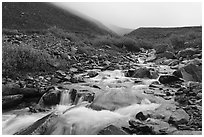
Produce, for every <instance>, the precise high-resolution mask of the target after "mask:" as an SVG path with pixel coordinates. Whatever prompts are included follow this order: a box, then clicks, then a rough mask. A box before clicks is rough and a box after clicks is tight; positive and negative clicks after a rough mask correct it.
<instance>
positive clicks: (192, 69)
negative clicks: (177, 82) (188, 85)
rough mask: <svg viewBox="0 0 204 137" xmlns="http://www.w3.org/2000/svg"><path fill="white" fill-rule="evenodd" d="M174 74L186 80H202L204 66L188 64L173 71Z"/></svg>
mask: <svg viewBox="0 0 204 137" xmlns="http://www.w3.org/2000/svg"><path fill="white" fill-rule="evenodd" d="M173 75H175V76H177V77H180V78H183V79H184V80H186V81H196V82H201V81H202V66H198V65H194V64H191V63H190V64H187V65H186V66H184V67H182V68H180V69H178V70H176V71H175V72H173Z"/></svg>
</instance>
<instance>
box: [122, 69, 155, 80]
mask: <svg viewBox="0 0 204 137" xmlns="http://www.w3.org/2000/svg"><path fill="white" fill-rule="evenodd" d="M125 76H126V77H134V78H150V79H154V78H157V77H158V73H157V72H156V71H154V70H151V69H148V68H146V67H142V68H139V69H136V70H133V69H129V70H128V71H127V72H126V74H125Z"/></svg>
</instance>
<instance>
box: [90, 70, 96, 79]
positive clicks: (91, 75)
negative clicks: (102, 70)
mask: <svg viewBox="0 0 204 137" xmlns="http://www.w3.org/2000/svg"><path fill="white" fill-rule="evenodd" d="M97 75H98V72H96V71H89V72H88V76H89V77H90V78H92V77H95V76H97Z"/></svg>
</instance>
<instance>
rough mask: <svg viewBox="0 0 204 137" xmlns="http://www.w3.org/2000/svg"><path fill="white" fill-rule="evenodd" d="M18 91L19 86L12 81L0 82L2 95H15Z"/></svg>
mask: <svg viewBox="0 0 204 137" xmlns="http://www.w3.org/2000/svg"><path fill="white" fill-rule="evenodd" d="M19 92H20V86H19V85H17V84H14V83H10V84H6V85H4V84H2V96H7V95H16V94H19Z"/></svg>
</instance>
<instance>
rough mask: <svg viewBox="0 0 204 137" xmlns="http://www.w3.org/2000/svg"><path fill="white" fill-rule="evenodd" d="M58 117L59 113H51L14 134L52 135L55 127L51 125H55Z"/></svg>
mask: <svg viewBox="0 0 204 137" xmlns="http://www.w3.org/2000/svg"><path fill="white" fill-rule="evenodd" d="M57 118H58V115H56V114H54V113H50V114H48V115H46V116H44V117H43V118H41V119H39V120H37V121H36V122H34V123H33V124H32V125H30V126H28V127H27V128H24V129H21V130H20V131H18V132H16V133H14V135H51V134H52V132H53V127H50V126H53V125H54V124H55V123H56V122H57Z"/></svg>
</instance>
